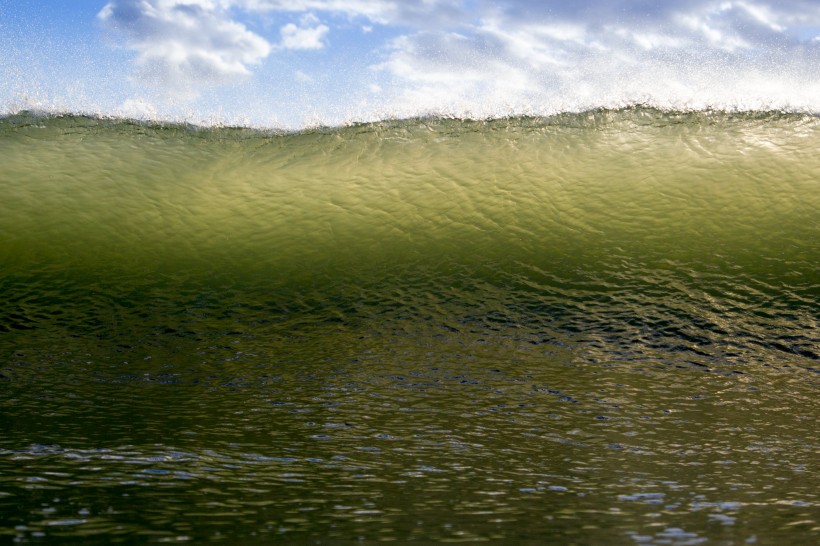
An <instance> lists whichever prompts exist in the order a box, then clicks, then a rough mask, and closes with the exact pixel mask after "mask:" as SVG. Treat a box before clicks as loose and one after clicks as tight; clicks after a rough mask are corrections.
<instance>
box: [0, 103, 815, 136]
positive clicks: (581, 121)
mask: <svg viewBox="0 0 820 546" xmlns="http://www.w3.org/2000/svg"><path fill="white" fill-rule="evenodd" d="M619 115H634V116H641V117H645V118H651V119H668V120H677V121H682V120H683V119H684V118H690V119H691V118H692V117H693V116H694V117H695V118H697V119H698V120H699V121H704V120H727V119H743V120H753V119H757V120H761V121H764V120H771V119H784V118H790V119H795V120H796V119H804V120H805V119H811V120H817V119H820V110H814V109H808V108H765V109H758V108H741V107H703V108H694V107H693V108H685V107H683V108H680V107H662V106H658V105H655V104H653V103H651V102H634V103H628V104H623V105H620V106H600V107H595V108H588V109H579V110H574V109H567V110H557V111H555V112H551V113H543V114H538V113H533V112H522V113H516V112H514V111H510V112H506V113H498V114H492V115H474V114H471V113H469V112H462V113H453V112H444V111H429V112H421V113H418V114H416V115H410V116H398V115H397V116H391V115H384V116H376V117H373V118H372V119H359V118H350V119H347V120H345V121H343V122H340V123H325V122H321V121H317V122H315V123H313V124H308V125H303V126H300V127H290V126H285V125H281V126H270V125H264V124H262V125H259V124H254V123H250V122H247V121H245V122H244V123H241V122H236V121H232V120H228V119H217V118H212V119H199V120H197V119H194V117H186V118H179V117H161V116H156V117H154V116H136V117H135V116H128V115H123V114H117V113H113V114H109V113H101V112H90V111H83V110H79V111H73V110H66V109H57V108H30V109H19V110H15V111H9V110H7V111H2V110H0V125H7V126H14V127H23V126H27V125H32V124H38V123H53V122H56V121H58V120H62V121H66V122H68V123H70V124H91V125H98V124H103V125H107V124H111V125H137V126H142V127H155V128H176V129H182V130H187V131H209V130H217V131H218V130H232V131H236V132H237V134H239V133H241V132H243V131H248V132H250V133H251V134H270V135H280V134H281V135H284V134H298V133H310V132H316V131H320V132H321V131H334V130H338V129H344V128H349V127H379V126H385V125H386V126H394V125H399V126H400V125H404V124H407V123H416V122H425V123H435V122H447V121H457V122H458V121H461V122H478V123H494V122H511V121H518V122H521V123H524V124H532V125H570V126H572V125H590V124H592V125H599V124H601V123H606V122H607V121H611V120H612V118H613V117H616V116H619Z"/></svg>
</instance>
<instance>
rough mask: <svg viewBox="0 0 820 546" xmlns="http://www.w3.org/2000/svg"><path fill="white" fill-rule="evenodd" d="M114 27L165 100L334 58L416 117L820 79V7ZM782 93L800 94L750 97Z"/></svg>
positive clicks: (589, 8) (271, 11)
mask: <svg viewBox="0 0 820 546" xmlns="http://www.w3.org/2000/svg"><path fill="white" fill-rule="evenodd" d="M99 18H100V20H101V21H102V22H103V23H104V26H105V27H106V28H110V29H117V30H118V31H119V32H120V35H121V36H122V37H123V38H124V44H125V46H126V47H128V48H130V49H133V50H134V51H136V52H137V58H136V62H137V65H138V66H139V68H140V73H141V74H142V75H143V76H144V77H146V78H148V79H150V80H152V81H155V82H156V83H158V84H159V85H160V86H165V87H168V88H171V89H175V90H179V89H191V88H192V89H193V90H194V91H193V92H195V91H196V90H197V89H199V88H201V87H202V86H203V85H213V84H222V83H231V82H233V81H235V80H236V79H237V78H241V77H245V76H248V75H249V74H250V73H251V72H252V71H253V70H255V69H256V66H257V65H259V64H261V63H262V61H263V60H265V59H266V58H267V57H268V56H269V55H270V54H272V53H274V54H275V53H277V52H280V53H281V52H283V51H284V50H299V51H310V50H320V49H324V50H326V51H327V53H325V54H323V58H324V59H326V60H327V59H329V60H330V63H329V64H330V65H332V63H333V59H334V55H337V54H339V57H338V58H339V59H345V60H344V61H342V60H339V62H338V65H337V70H338V73H336V74H333V75H332V76H333V77H332V78H331V80H332V81H334V85H339V86H342V85H344V86H348V87H347V89H346V90H347V91H356V90H358V91H360V92H361V93H362V94H367V95H368V96H371V97H372V95H373V94H377V95H378V96H379V100H380V101H384V104H380V105H378V106H380V107H382V110H383V111H391V112H394V113H397V114H398V113H399V112H404V113H406V114H408V115H414V109H415V113H418V110H419V109H422V110H429V111H451V112H464V111H467V110H471V111H472V112H473V113H476V114H480V112H482V111H486V112H490V113H491V112H499V111H502V110H504V109H508V110H509V111H516V112H519V113H520V112H523V111H529V110H527V109H528V108H530V109H533V110H538V109H539V108H540V109H541V111H543V110H545V109H552V110H561V109H564V108H573V109H580V108H583V107H585V106H588V107H595V106H603V105H614V106H617V105H619V104H623V103H628V102H630V101H631V102H640V101H644V100H655V101H656V102H661V103H664V101H665V104H669V105H671V106H676V105H677V106H684V107H685V106H686V105H696V104H701V105H703V104H705V105H715V104H717V105H719V104H730V103H732V101H734V102H735V103H736V104H751V103H753V102H754V101H753V100H752V99H753V98H754V97H757V98H759V99H760V100H759V101H758V102H759V103H760V104H779V103H778V101H777V100H773V99H772V97H775V95H776V94H777V93H780V94H781V95H778V96H782V95H784V94H788V93H789V89H790V88H791V89H795V88H796V89H803V90H806V89H816V88H817V86H818V80H820V73H818V71H817V66H820V64H819V63H820V38H818V32H820V30H818V29H820V2H817V0H778V1H775V0H676V1H675V2H646V1H645V0H587V1H585V2H568V1H566V0H495V1H492V2H491V1H489V0H109V2H108V4H107V5H106V7H105V8H103V10H102V11H101V12H100V15H99ZM243 22H244V23H246V24H247V25H248V27H250V29H253V30H250V29H249V28H248V27H246V26H245V24H243ZM255 22H259V23H260V25H259V26H258V27H257V26H255V25H254V23H255ZM258 28H265V29H267V30H268V32H270V33H271V34H272V35H271V36H266V37H263V36H261V35H260V34H257V32H259V33H261V32H263V31H261V30H258ZM345 33H347V34H345ZM351 33H354V34H355V38H353V39H351V38H350V36H351ZM331 36H332V37H333V40H332V43H331V42H330V41H329V40H328V38H329V37H331ZM337 37H338V39H337ZM272 42H275V45H273V44H272ZM331 45H332V46H333V47H330V46H331ZM348 47H350V48H355V51H354V52H351V50H345V51H343V52H340V48H348ZM283 62H285V61H283ZM287 62H288V63H305V64H304V65H303V66H298V65H296V64H293V65H290V66H288V67H287V69H286V70H287V71H288V72H286V73H287V74H293V75H294V77H295V79H296V80H297V81H305V82H306V81H309V79H308V78H309V77H310V76H308V74H314V75H315V74H318V73H319V71H318V70H317V69H316V68H315V67H313V66H311V65H310V64H309V63H310V60H309V56H308V55H289V56H288V60H287ZM270 65H276V63H270ZM280 66H281V65H280ZM368 68H369V69H371V70H368ZM747 76H748V77H747ZM324 77H325V76H322V78H324ZM337 77H338V81H337ZM268 78H269V81H273V80H275V79H276V76H270V75H268ZM769 80H771V81H775V80H776V81H781V80H782V81H784V82H786V83H785V84H783V85H780V84H778V85H775V86H761V85H757V87H756V88H755V87H754V86H752V84H751V83H749V82H751V81H756V82H758V84H759V82H761V81H769ZM801 82H802V83H801ZM353 84H355V85H356V86H357V87H356V89H350V86H351V85H353ZM316 87H317V88H318V87H319V86H316ZM809 94H810V93H808V92H806V96H808V95H809ZM354 95H355V93H352V92H350V93H330V92H327V94H326V95H325V96H323V97H313V96H308V97H307V98H306V99H305V100H306V101H316V102H317V103H318V102H321V101H323V100H324V101H328V100H337V101H344V100H347V99H346V97H348V96H351V97H352V96H354ZM274 100H275V99H274ZM274 100H272V102H274ZM766 101H768V102H766ZM804 102H805V101H804ZM809 102H810V101H809ZM817 103H818V99H814V104H817ZM370 104H373V103H372V102H371V103H370ZM311 107H313V105H311ZM316 108H320V107H319V106H317V107H316ZM344 108H345V105H344V104H331V105H328V107H327V110H331V109H335V110H342V109H344Z"/></svg>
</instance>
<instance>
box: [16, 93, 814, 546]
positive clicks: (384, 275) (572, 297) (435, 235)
mask: <svg viewBox="0 0 820 546" xmlns="http://www.w3.org/2000/svg"><path fill="white" fill-rule="evenodd" d="M818 149H820V120H818V118H816V117H812V116H803V115H796V114H794V115H784V114H778V113H745V114H740V113H725V112H714V111H706V112H696V113H674V112H662V111H658V110H654V109H642V108H628V109H622V110H596V111H591V112H586V113H582V114H565V115H559V116H555V117H549V118H520V117H517V118H510V119H497V120H492V121H484V122H479V121H465V120H458V119H440V118H429V119H410V120H404V121H390V122H380V123H373V124H365V125H355V126H350V127H342V128H334V129H316V130H306V131H301V132H298V133H266V132H260V131H252V130H247V129H232V128H212V129H202V128H196V127H189V126H181V125H153V124H148V123H138V122H131V121H126V120H109V119H95V118H85V117H77V116H65V117H38V116H34V115H30V114H26V113H21V114H18V115H14V116H9V117H6V118H3V119H2V120H0V155H2V158H3V161H2V165H0V195H2V196H3V198H2V201H0V287H2V289H1V292H0V293H1V294H2V300H3V305H2V307H0V349H2V354H3V361H2V363H0V366H2V368H1V369H0V374H1V375H0V389H2V391H3V392H4V395H3V400H2V401H0V408H2V412H3V414H4V415H5V416H6V417H4V419H3V421H4V424H3V425H2V429H3V433H2V434H0V437H2V439H0V475H6V476H9V475H10V476H12V477H13V478H12V479H13V480H18V481H17V482H10V481H8V480H0V507H2V509H3V512H4V513H5V514H9V517H8V518H4V519H6V521H5V522H3V523H2V524H0V533H2V534H6V535H17V536H18V538H20V539H21V540H26V539H27V537H28V538H31V537H32V536H37V535H30V533H34V532H42V533H46V534H49V533H51V534H53V532H54V531H55V530H56V531H58V533H57V535H60V533H62V535H61V536H63V537H70V536H74V535H72V533H73V532H74V531H75V530H76V532H77V533H85V534H86V535H87V536H98V537H104V536H107V533H110V532H113V531H112V530H113V529H116V528H119V529H126V531H124V532H126V533H132V534H133V536H139V534H140V533H147V532H155V533H158V534H159V535H161V536H166V535H167V537H179V536H188V537H189V538H190V537H193V538H194V539H199V540H207V539H209V538H213V537H214V536H216V535H214V533H216V532H217V531H218V530H219V529H220V527H219V526H218V525H217V523H215V522H217V521H222V520H225V521H228V520H230V521H232V522H233V523H232V526H231V527H227V529H230V531H229V532H228V535H229V536H231V537H233V538H235V539H239V538H241V539H242V540H243V541H249V543H253V542H254V541H263V539H262V538H259V537H265V536H268V538H270V536H269V535H270V534H271V533H273V534H274V535H275V534H277V533H284V534H285V535H286V536H291V537H296V538H298V537H303V538H304V537H307V536H320V535H321V536H337V537H345V536H347V537H349V536H354V535H351V534H350V533H358V535H356V536H363V537H366V538H370V539H375V538H379V537H380V536H381V537H382V538H388V539H389V538H391V537H392V538H395V539H400V538H401V537H405V538H406V537H408V536H411V535H412V536H418V537H419V538H426V539H428V540H444V539H455V538H459V537H461V538H462V539H465V538H470V537H472V538H473V539H482V538H484V539H489V538H496V539H498V538H505V537H506V538H509V537H513V536H516V537H519V538H520V537H525V538H526V537H529V538H534V537H536V536H540V537H543V536H554V537H556V540H558V541H559V542H565V541H566V540H569V538H571V537H575V538H573V540H575V539H578V537H579V536H580V537H581V538H580V539H578V540H579V541H580V542H595V541H599V540H605V539H606V540H616V543H617V542H618V541H622V542H623V543H625V544H626V543H633V542H634V541H635V540H639V539H641V537H643V539H641V540H644V541H650V542H651V541H659V542H662V541H664V540H673V541H675V540H680V541H683V540H684V539H687V537H689V538H692V537H693V536H694V537H695V538H715V537H721V539H725V538H726V537H730V538H731V539H733V540H738V541H742V540H746V539H748V538H750V537H757V538H758V539H760V540H761V541H762V542H767V540H765V539H770V540H774V541H779V540H782V539H785V538H789V539H791V540H798V541H800V540H804V539H810V538H811V537H816V535H817V523H816V522H813V523H812V522H810V523H805V520H807V519H809V520H811V518H810V517H807V516H806V515H805V513H806V512H808V511H809V510H810V509H811V507H812V506H815V504H813V503H816V501H817V499H816V490H814V489H813V488H812V487H810V485H809V484H807V483H806V480H805V479H804V478H801V476H803V474H801V473H803V472H805V468H806V466H807V465H808V464H810V463H811V460H812V458H813V457H814V453H816V451H815V450H816V446H812V445H811V444H810V442H811V441H812V439H813V438H816V437H817V435H816V432H817V431H816V425H814V424H813V423H816V422H818V417H820V415H818V414H817V411H816V408H817V406H816V404H814V403H813V400H814V397H815V396H816V388H817V375H816V373H817V369H818V362H817V361H818V358H820V354H819V353H818V346H819V345H820V338H818V328H817V323H818V318H819V317H818V309H820V301H819V300H820V278H818V269H817V264H818V263H820V212H818V211H820V191H818V190H820V186H819V185H818V177H817V173H820V155H818V154H817V150H818ZM135 408H137V409H138V410H139V409H140V408H142V411H137V412H136V414H135V412H134V409H135ZM812 427H814V434H812V433H811V431H810V430H809V429H810V428H812ZM775 431H776V434H775ZM56 444H59V445H56ZM109 455H110V457H109ZM784 457H785V459H784ZM20 459H22V460H25V461H28V462H27V463H26V464H25V465H23V466H22V467H21V466H20V465H18V464H17V463H16V462H15V461H18V460H20ZM724 463H725V464H724ZM732 463H741V464H732ZM83 465H84V466H83ZM691 465H699V467H698V468H699V469H698V470H697V471H694V470H692V469H691ZM756 465H767V468H769V469H770V470H767V473H768V474H767V476H762V475H761V473H760V472H759V471H755V470H754V469H755V468H758V469H759V468H761V467H760V466H756ZM91 466H94V467H95V468H101V469H102V470H101V471H99V472H98V473H96V474H95V473H93V472H91V471H87V470H83V469H84V468H87V467H91ZM47 467H48V468H52V469H54V470H51V471H50V472H52V473H53V472H57V473H58V474H59V472H63V473H64V474H65V476H63V477H62V478H61V477H59V476H57V475H51V474H49V475H46V473H45V470H44V469H45V468H47ZM38 477H39V478H41V479H42V480H43V482H42V484H45V485H47V486H48V487H52V488H54V489H59V491H57V492H49V493H48V495H49V496H48V498H49V499H50V498H52V497H54V496H56V497H60V498H63V499H70V500H71V502H72V503H74V505H73V508H72V510H74V509H75V508H76V509H77V510H79V509H82V510H85V511H86V512H85V514H86V515H82V516H77V515H76V510H75V511H74V512H72V514H73V515H72V516H71V517H69V515H70V514H69V512H65V513H64V509H67V504H66V503H63V504H61V505H59V506H57V505H55V507H54V508H55V510H56V513H55V514H56V515H55V516H54V518H53V519H54V521H51V523H49V522H48V521H46V522H45V523H42V520H43V517H42V515H40V516H39V521H41V523H36V522H35V518H34V517H33V516H32V514H33V512H34V511H35V510H42V507H41V506H40V504H41V503H40V501H41V500H42V499H45V498H46V497H43V496H42V495H41V494H40V492H38V491H41V490H39V489H37V488H36V487H34V488H27V486H26V485H25V484H29V485H32V486H37V487H39V486H40V485H42V484H41V483H40V482H36V483H35V482H32V481H31V480H32V479H33V478H38ZM773 477H774V481H773V480H772V478H773ZM27 480H28V481H27ZM61 480H62V481H61ZM72 480H73V482H72ZM106 480H107V481H106ZM191 480H193V481H191ZM248 480H251V481H252V482H253V487H251V485H249V482H248ZM69 482H72V483H75V484H76V483H82V484H84V486H83V487H77V486H76V485H73V486H69V485H68V483H69ZM286 482H287V483H288V484H289V485H287V487H284V484H285V483H286ZM410 482H412V483H410ZM21 484H22V485H21ZM135 484H137V485H135ZM191 484H193V485H191ZM704 484H709V488H706V485H704ZM45 485H43V487H45ZM109 485H111V487H109ZM139 487H143V489H142V491H143V493H141V494H137V493H134V495H135V496H136V497H137V498H138V499H139V500H135V501H133V502H131V503H129V502H128V501H126V500H124V499H125V497H123V496H122V494H124V493H128V492H133V491H132V490H136V489H138V488H139ZM209 488H210V489H209ZM213 488H217V489H219V488H222V491H223V494H224V497H219V498H218V499H217V498H216V497H214V496H213V493H209V492H208V491H213ZM346 488H347V489H346ZM710 488H711V489H710ZM764 490H765V491H767V492H766V493H765V494H764V493H762V491H764ZM265 491H267V493H265ZM320 491H321V492H323V493H322V494H321V495H319V492H320ZM95 495H97V497H95ZM196 495H201V496H200V497H196ZM209 495H210V496H209ZM351 495H352V496H351ZM188 496H191V497H190V501H189V500H184V501H183V502H190V503H193V504H194V505H196V506H197V509H196V510H193V511H192V514H193V512H196V513H197V514H199V516H194V515H190V514H189V515H185V514H181V513H180V514H178V517H177V519H175V520H174V522H171V521H170V520H165V519H163V518H161V517H159V516H158V517H157V518H155V519H152V516H150V515H147V514H145V513H143V512H140V510H141V507H144V506H149V505H150V506H160V507H161V508H162V509H167V510H172V511H173V510H176V508H174V507H175V506H177V505H176V504H175V503H178V502H180V499H189V497H188ZM318 497H322V498H318ZM94 498H104V499H107V500H106V501H105V502H109V503H110V504H111V506H113V512H111V513H109V514H107V515H106V514H105V513H104V509H105V508H106V506H103V505H102V504H101V505H99V506H98V505H97V504H99V503H98V502H97V501H94V500H93V499H94ZM217 500H219V502H216V501H217ZM211 501H214V502H211ZM55 502H56V501H55ZM100 502H102V501H100ZM92 504H93V506H92ZM103 504H105V503H104V502H103ZM217 505H219V507H218V506H217ZM443 506H447V507H449V508H446V509H443ZM664 506H665V508H664ZM300 507H301V508H305V507H308V508H311V510H308V511H302V512H300V511H299V509H300ZM232 510H236V511H238V512H236V513H240V512H241V513H242V514H244V516H243V517H242V518H240V519H241V521H240V520H239V519H231V517H229V516H228V515H225V514H228V513H230V512H231V511H232ZM585 511H587V513H594V514H598V516H597V517H598V519H597V520H596V521H599V522H600V526H599V527H594V526H593V527H594V528H587V527H584V530H581V526H580V524H578V525H573V524H572V521H575V519H577V518H581V517H584V518H585V517H587V516H585V515H584V513H585ZM590 511H591V512H590ZM618 512H619V513H620V515H619V516H617V517H616V516H613V514H615V513H618ZM624 512H627V514H624ZM561 513H563V514H564V515H565V516H566V518H569V519H561V517H558V515H557V514H561ZM88 514H90V515H88ZM117 514H120V515H117ZM203 514H204V515H205V516H208V517H209V518H211V520H209V521H204V520H203V519H202V517H201V516H202V515H203ZM300 514H301V515H300ZM481 514H484V515H481ZM486 514H491V515H493V518H495V519H493V518H491V517H487V515H486ZM801 514H802V515H801ZM137 515H138V517H137ZM552 515H555V517H554V518H553V517H552ZM57 516H60V517H59V518H58V517H57ZM297 516H298V517H297ZM175 517H176V516H175ZM562 517H563V516H562ZM197 518H199V519H197ZM425 518H427V519H428V520H429V521H428V523H427V524H418V523H417V521H416V520H417V519H425ZM573 518H575V519H573ZM618 518H622V519H618ZM801 518H802V519H801ZM46 519H47V520H49V518H46ZM616 520H617V521H616ZM49 521H50V520H49ZM55 521H56V523H55ZM516 521H518V523H516ZM521 521H527V522H530V523H529V524H528V525H526V526H524V527H523V528H522V527H521V524H520V522H521ZM707 521H708V522H712V524H710V525H711V526H710V525H706V522H707ZM812 521H814V520H812ZM659 522H660V524H661V525H660V526H659V525H658V523H659ZM736 522H737V525H735V523H736ZM772 522H774V523H772ZM795 522H797V523H795ZM801 522H802V523H801ZM576 523H577V522H576ZM717 523H721V524H722V525H720V526H718V525H717ZM21 525H22V527H20V526H21ZM117 525H119V526H120V527H117ZM4 526H5V527H4ZM21 529H22V530H21ZM664 529H666V530H665V531H664ZM257 533H259V534H257ZM266 533H267V534H266ZM288 533H290V534H288ZM380 533H381V535H380ZM391 533H392V534H391ZM413 533H416V535H413ZM465 533H466V534H465ZM522 533H523V534H522ZM577 533H581V535H577ZM664 533H666V534H664ZM670 533H671V534H670ZM676 533H677V534H676ZM681 533H682V534H681ZM714 533H718V534H714ZM51 534H49V536H51ZM78 536H79V535H78ZM613 536H614V537H615V539H612V537H613ZM252 537H257V538H255V539H254V538H252ZM618 537H620V538H618ZM670 537H671V538H670ZM687 540H688V539H687Z"/></svg>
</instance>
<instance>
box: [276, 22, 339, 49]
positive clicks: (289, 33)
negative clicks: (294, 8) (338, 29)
mask: <svg viewBox="0 0 820 546" xmlns="http://www.w3.org/2000/svg"><path fill="white" fill-rule="evenodd" d="M316 22H318V20H317V19H316V18H315V17H311V16H306V17H303V18H302V20H301V21H300V26H296V25H295V24H293V23H288V24H287V25H285V26H283V27H282V29H281V31H280V32H281V34H282V42H281V47H282V48H284V49H322V48H323V47H324V46H325V44H324V42H323V41H322V39H323V38H324V36H325V35H326V34H327V32H328V31H329V30H330V28H329V27H328V26H327V25H316V26H314V27H310V26H307V25H309V24H311V23H314V24H315V23H316Z"/></svg>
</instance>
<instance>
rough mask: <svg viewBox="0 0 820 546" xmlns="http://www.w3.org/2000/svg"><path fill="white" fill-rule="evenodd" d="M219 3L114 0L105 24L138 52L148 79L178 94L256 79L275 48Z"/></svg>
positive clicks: (102, 18)
mask: <svg viewBox="0 0 820 546" xmlns="http://www.w3.org/2000/svg"><path fill="white" fill-rule="evenodd" d="M227 6H228V3H227V2H220V1H217V0H111V1H110V2H109V3H108V4H106V5H105V7H104V8H103V9H102V11H100V13H99V14H98V18H99V19H100V21H101V22H102V24H103V25H104V26H105V27H106V28H108V29H111V30H113V31H116V32H117V33H118V34H119V35H120V36H122V37H123V38H124V41H125V46H126V47H128V48H130V49H133V50H135V51H137V54H138V56H137V65H138V66H139V68H140V73H141V75H142V76H143V77H145V78H146V79H148V80H150V81H152V82H155V83H157V84H159V85H162V86H167V87H170V88H174V89H183V88H191V89H190V90H191V91H192V92H193V91H194V88H196V87H199V86H202V85H212V84H220V83H225V82H227V81H231V80H234V79H235V78H237V77H242V76H247V75H249V74H250V68H249V67H250V66H252V65H255V64H258V63H259V62H260V61H262V59H264V58H265V57H267V56H268V54H269V53H270V51H271V44H270V43H268V41H267V40H265V39H264V38H262V37H261V36H259V35H257V34H255V33H253V32H251V31H249V30H248V29H247V28H246V27H245V25H243V24H241V23H238V22H236V21H234V20H232V19H231V18H230V15H229V12H228V10H227Z"/></svg>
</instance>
